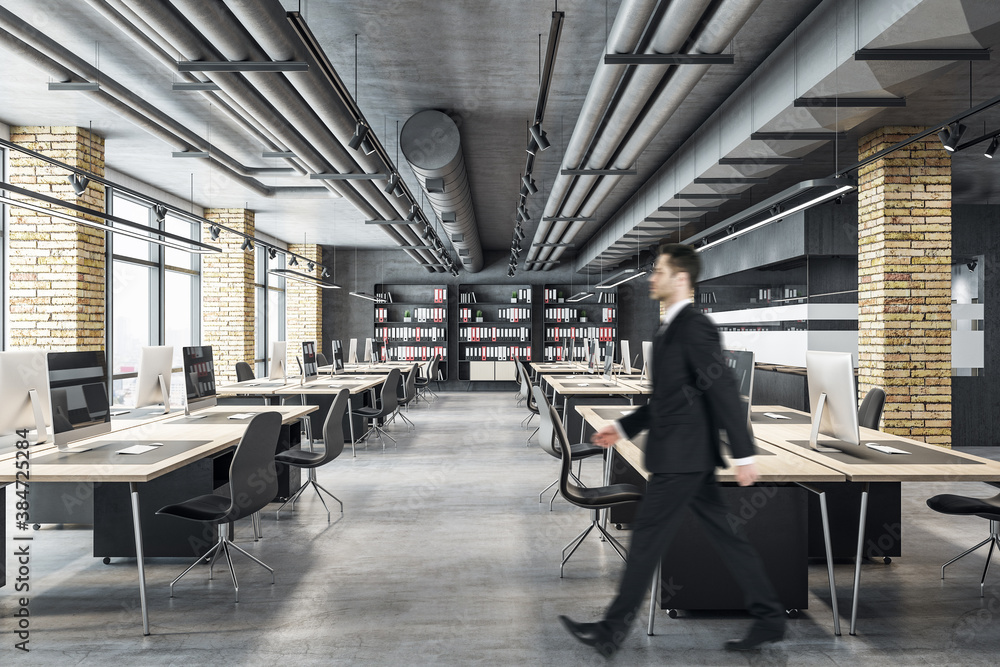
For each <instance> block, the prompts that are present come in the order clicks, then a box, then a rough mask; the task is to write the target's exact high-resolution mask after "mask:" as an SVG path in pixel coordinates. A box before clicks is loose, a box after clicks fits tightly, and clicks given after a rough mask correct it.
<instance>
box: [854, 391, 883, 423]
mask: <svg viewBox="0 0 1000 667" xmlns="http://www.w3.org/2000/svg"><path fill="white" fill-rule="evenodd" d="M884 406H885V391H884V390H883V389H882V388H881V387H872V388H871V389H869V390H868V393H867V394H865V398H864V400H862V401H861V407H860V408H858V424H859V425H860V426H862V427H864V428H870V429H874V430H876V431H877V430H878V423H879V422H880V421H881V420H882V408H883V407H884Z"/></svg>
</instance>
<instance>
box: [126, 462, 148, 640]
mask: <svg viewBox="0 0 1000 667" xmlns="http://www.w3.org/2000/svg"><path fill="white" fill-rule="evenodd" d="M128 490H129V493H130V494H131V495H132V526H133V527H134V528H135V563H136V565H137V566H138V567H139V606H140V607H142V634H143V636H147V635H149V609H148V608H147V607H146V564H145V562H144V560H143V556H142V524H141V523H140V522H139V487H138V485H137V484H136V482H129V483H128Z"/></svg>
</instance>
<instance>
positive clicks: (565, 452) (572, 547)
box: [548, 405, 642, 578]
mask: <svg viewBox="0 0 1000 667" xmlns="http://www.w3.org/2000/svg"><path fill="white" fill-rule="evenodd" d="M548 408H549V419H550V420H551V422H552V425H553V426H554V427H555V435H556V440H555V444H556V445H558V446H559V453H560V458H561V459H562V468H560V472H559V492H560V493H561V494H562V496H563V498H565V499H566V500H568V501H569V502H570V503H572V504H574V505H576V506H577V507H583V508H586V509H589V510H590V511H591V512H593V514H592V516H591V519H590V525H589V526H587V529H586V530H584V531H583V532H582V533H580V534H579V535H577V536H576V537H574V538H573V540H572V541H571V542H570V543H569V544H567V545H566V548H564V549H563V550H562V554H563V559H562V563H561V564H560V565H559V576H560V578H561V577H562V576H563V568H564V567H566V561H568V560H569V559H570V558H571V557H572V556H573V554H574V553H576V550H577V549H578V548H579V546H580V545H581V544H583V541H584V540H585V539H587V535H589V534H590V531H591V530H593V529H594V528H597V530H598V531H600V533H601V534H602V535H604V537H605V538H607V540H608V542H609V543H610V544H611V546H613V547H614V548H615V551H616V552H617V553H618V556H619V557H621V559H622V560H623V561H624V560H625V559H626V558H628V552H627V551H626V550H625V547H623V546H622V544H621V542H619V541H618V540H616V539H615V538H614V537H612V536H611V534H610V533H609V532H608V531H606V530H605V529H604V526H602V525H601V522H600V520H599V519H600V511H601V510H603V509H608V508H609V507H614V506H616V505H626V504H628V503H636V502H639V501H640V500H642V491H640V490H639V487H637V486H635V485H633V484H609V485H608V486H592V487H581V486H577V485H576V484H573V483H572V482H571V481H570V477H571V476H572V467H573V450H572V447H571V445H570V442H569V438H568V437H567V436H566V429H564V428H563V425H562V422H561V421H559V414H558V413H557V412H556V410H555V408H553V407H552V406H551V405H549V406H548ZM567 551H569V554H567V553H566V552H567Z"/></svg>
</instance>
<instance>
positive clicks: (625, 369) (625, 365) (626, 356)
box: [622, 340, 632, 375]
mask: <svg viewBox="0 0 1000 667" xmlns="http://www.w3.org/2000/svg"><path fill="white" fill-rule="evenodd" d="M628 348H629V345H628V341H627V340H623V341H622V373H624V374H625V375H631V374H632V364H631V363H629V361H630V360H631V358H632V357H631V353H630V351H629V349H628Z"/></svg>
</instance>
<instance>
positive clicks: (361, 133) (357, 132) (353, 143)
mask: <svg viewBox="0 0 1000 667" xmlns="http://www.w3.org/2000/svg"><path fill="white" fill-rule="evenodd" d="M367 136H368V126H367V125H365V124H364V123H362V122H361V121H360V120H359V121H358V122H357V123H356V124H355V125H354V136H353V137H351V140H350V141H349V142H347V145H348V146H349V147H351V148H353V149H354V150H358V149H359V148H361V142H362V141H364V140H365V137H367Z"/></svg>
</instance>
